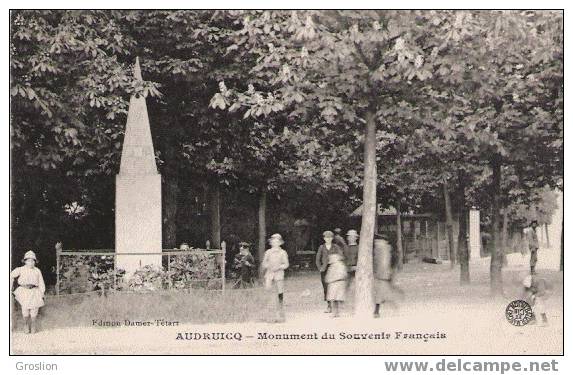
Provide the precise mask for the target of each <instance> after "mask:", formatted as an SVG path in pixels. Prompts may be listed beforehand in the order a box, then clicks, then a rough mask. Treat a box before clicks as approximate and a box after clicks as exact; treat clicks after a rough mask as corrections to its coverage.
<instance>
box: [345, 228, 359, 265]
mask: <svg viewBox="0 0 573 375" xmlns="http://www.w3.org/2000/svg"><path fill="white" fill-rule="evenodd" d="M358 237H359V235H358V232H357V231H356V230H355V229H350V230H349V231H348V233H346V240H347V241H348V242H347V245H346V251H345V252H344V256H345V257H346V266H347V267H348V271H349V272H350V273H352V274H354V272H355V271H356V263H357V262H356V261H357V259H358Z"/></svg>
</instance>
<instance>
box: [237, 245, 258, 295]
mask: <svg viewBox="0 0 573 375" xmlns="http://www.w3.org/2000/svg"><path fill="white" fill-rule="evenodd" d="M249 246H250V244H249V243H247V242H240V243H239V253H238V254H237V255H235V259H234V261H233V268H234V269H235V270H237V271H239V273H240V277H241V279H240V280H241V281H240V283H241V286H242V287H245V286H247V285H252V284H253V276H252V271H253V268H254V267H255V258H253V255H252V254H251V252H250V250H249Z"/></svg>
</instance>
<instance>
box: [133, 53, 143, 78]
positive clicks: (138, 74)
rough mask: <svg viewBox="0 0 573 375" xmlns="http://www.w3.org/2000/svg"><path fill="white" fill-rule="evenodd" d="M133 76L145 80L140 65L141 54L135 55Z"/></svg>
mask: <svg viewBox="0 0 573 375" xmlns="http://www.w3.org/2000/svg"><path fill="white" fill-rule="evenodd" d="M133 76H134V77H135V79H138V80H140V81H143V77H142V76H141V67H140V66H139V56H136V57H135V67H134V68H133Z"/></svg>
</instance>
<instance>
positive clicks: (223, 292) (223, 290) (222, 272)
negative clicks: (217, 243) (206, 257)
mask: <svg viewBox="0 0 573 375" xmlns="http://www.w3.org/2000/svg"><path fill="white" fill-rule="evenodd" d="M221 251H222V254H223V255H222V257H223V259H221V278H222V280H223V281H222V283H221V293H222V294H223V295H225V253H226V252H227V244H226V243H225V241H223V242H222V243H221Z"/></svg>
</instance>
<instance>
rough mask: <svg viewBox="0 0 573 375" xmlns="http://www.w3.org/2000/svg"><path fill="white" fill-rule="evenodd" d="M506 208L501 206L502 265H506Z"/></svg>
mask: <svg viewBox="0 0 573 375" xmlns="http://www.w3.org/2000/svg"><path fill="white" fill-rule="evenodd" d="M508 221H509V220H508V217H507V208H505V207H504V208H503V221H502V225H501V251H502V256H503V258H502V265H503V267H505V266H507V237H508V233H507V230H508V228H507V226H508Z"/></svg>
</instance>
